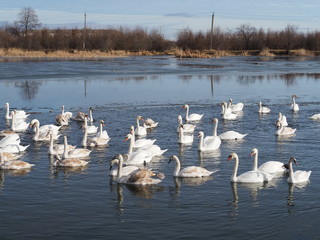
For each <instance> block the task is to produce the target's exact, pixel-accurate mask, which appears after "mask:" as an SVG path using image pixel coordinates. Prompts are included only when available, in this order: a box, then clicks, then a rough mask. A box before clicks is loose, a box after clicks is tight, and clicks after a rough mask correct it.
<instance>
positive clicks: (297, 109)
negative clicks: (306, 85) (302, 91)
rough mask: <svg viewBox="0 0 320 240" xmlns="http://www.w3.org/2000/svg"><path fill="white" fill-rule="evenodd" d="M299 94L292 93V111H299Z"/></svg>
mask: <svg viewBox="0 0 320 240" xmlns="http://www.w3.org/2000/svg"><path fill="white" fill-rule="evenodd" d="M297 97H298V96H297V95H295V94H292V96H291V99H292V104H291V106H290V109H291V111H294V112H297V111H299V105H298V104H297V103H296V98H297Z"/></svg>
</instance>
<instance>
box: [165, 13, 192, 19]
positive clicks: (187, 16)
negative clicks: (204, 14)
mask: <svg viewBox="0 0 320 240" xmlns="http://www.w3.org/2000/svg"><path fill="white" fill-rule="evenodd" d="M164 16H166V17H184V18H193V17H195V16H194V15H192V14H190V13H184V12H180V13H168V14H165V15H164Z"/></svg>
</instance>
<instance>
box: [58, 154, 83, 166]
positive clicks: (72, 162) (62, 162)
mask: <svg viewBox="0 0 320 240" xmlns="http://www.w3.org/2000/svg"><path fill="white" fill-rule="evenodd" d="M55 159H56V160H55V161H54V162H53V163H52V165H53V166H55V167H84V166H86V165H88V163H89V162H87V161H84V160H81V159H78V158H68V159H61V157H60V156H59V155H55Z"/></svg>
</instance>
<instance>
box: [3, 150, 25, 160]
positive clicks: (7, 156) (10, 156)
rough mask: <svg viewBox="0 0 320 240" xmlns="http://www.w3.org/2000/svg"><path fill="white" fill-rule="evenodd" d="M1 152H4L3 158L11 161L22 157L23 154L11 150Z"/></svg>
mask: <svg viewBox="0 0 320 240" xmlns="http://www.w3.org/2000/svg"><path fill="white" fill-rule="evenodd" d="M0 152H1V151H0ZM1 153H2V160H3V161H4V162H7V161H11V160H17V159H18V158H20V157H21V156H22V155H21V154H16V153H10V152H1Z"/></svg>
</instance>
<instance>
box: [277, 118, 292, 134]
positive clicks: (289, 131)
mask: <svg viewBox="0 0 320 240" xmlns="http://www.w3.org/2000/svg"><path fill="white" fill-rule="evenodd" d="M277 128H278V130H277V131H276V133H275V135H276V136H283V135H293V134H294V133H295V132H296V130H297V129H296V128H291V127H284V126H283V125H282V123H281V122H280V121H277Z"/></svg>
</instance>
